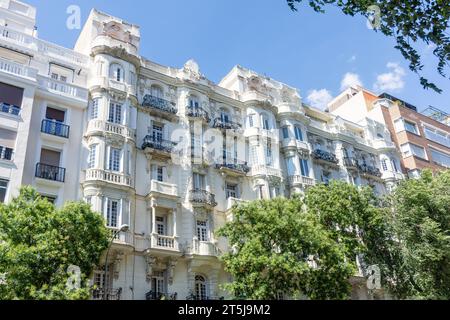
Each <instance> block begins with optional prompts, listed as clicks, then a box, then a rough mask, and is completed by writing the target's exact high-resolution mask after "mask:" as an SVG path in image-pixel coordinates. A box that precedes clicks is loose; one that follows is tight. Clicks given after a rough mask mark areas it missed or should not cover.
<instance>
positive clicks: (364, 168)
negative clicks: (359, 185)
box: [358, 164, 382, 178]
mask: <svg viewBox="0 0 450 320" xmlns="http://www.w3.org/2000/svg"><path fill="white" fill-rule="evenodd" d="M358 169H359V171H360V172H361V173H363V174H366V175H370V176H374V177H378V178H381V176H382V173H381V171H380V169H378V168H376V167H373V166H368V165H366V164H358Z"/></svg>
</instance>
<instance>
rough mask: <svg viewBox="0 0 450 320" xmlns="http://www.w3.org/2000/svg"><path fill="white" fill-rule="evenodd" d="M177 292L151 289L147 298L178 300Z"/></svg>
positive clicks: (146, 295)
mask: <svg viewBox="0 0 450 320" xmlns="http://www.w3.org/2000/svg"><path fill="white" fill-rule="evenodd" d="M177 295H178V294H177V293H176V292H174V293H167V292H157V291H149V292H147V293H146V294H145V300H177Z"/></svg>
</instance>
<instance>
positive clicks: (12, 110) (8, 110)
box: [0, 102, 20, 116]
mask: <svg viewBox="0 0 450 320" xmlns="http://www.w3.org/2000/svg"><path fill="white" fill-rule="evenodd" d="M0 112H1V113H3V114H8V115H13V116H18V115H19V114H20V107H18V106H15V105H12V104H8V103H4V102H1V103H0Z"/></svg>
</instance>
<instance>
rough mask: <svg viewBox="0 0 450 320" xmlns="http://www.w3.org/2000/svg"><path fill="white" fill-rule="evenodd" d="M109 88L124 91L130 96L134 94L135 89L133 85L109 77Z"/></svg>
mask: <svg viewBox="0 0 450 320" xmlns="http://www.w3.org/2000/svg"><path fill="white" fill-rule="evenodd" d="M109 88H111V89H113V90H116V91H121V92H125V93H127V94H129V95H131V96H136V90H135V89H134V86H131V85H129V84H126V83H124V82H120V81H116V80H113V79H109Z"/></svg>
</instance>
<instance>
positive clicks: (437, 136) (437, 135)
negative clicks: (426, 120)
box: [424, 126, 450, 148]
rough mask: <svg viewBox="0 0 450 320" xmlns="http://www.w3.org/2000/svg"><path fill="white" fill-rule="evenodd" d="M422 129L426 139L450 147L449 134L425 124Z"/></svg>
mask: <svg viewBox="0 0 450 320" xmlns="http://www.w3.org/2000/svg"><path fill="white" fill-rule="evenodd" d="M424 131H425V137H426V138H427V139H429V140H431V141H434V142H437V143H440V144H442V145H444V146H446V147H448V148H450V134H448V133H446V132H444V131H441V130H438V129H433V128H430V127H427V126H425V127H424Z"/></svg>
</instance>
